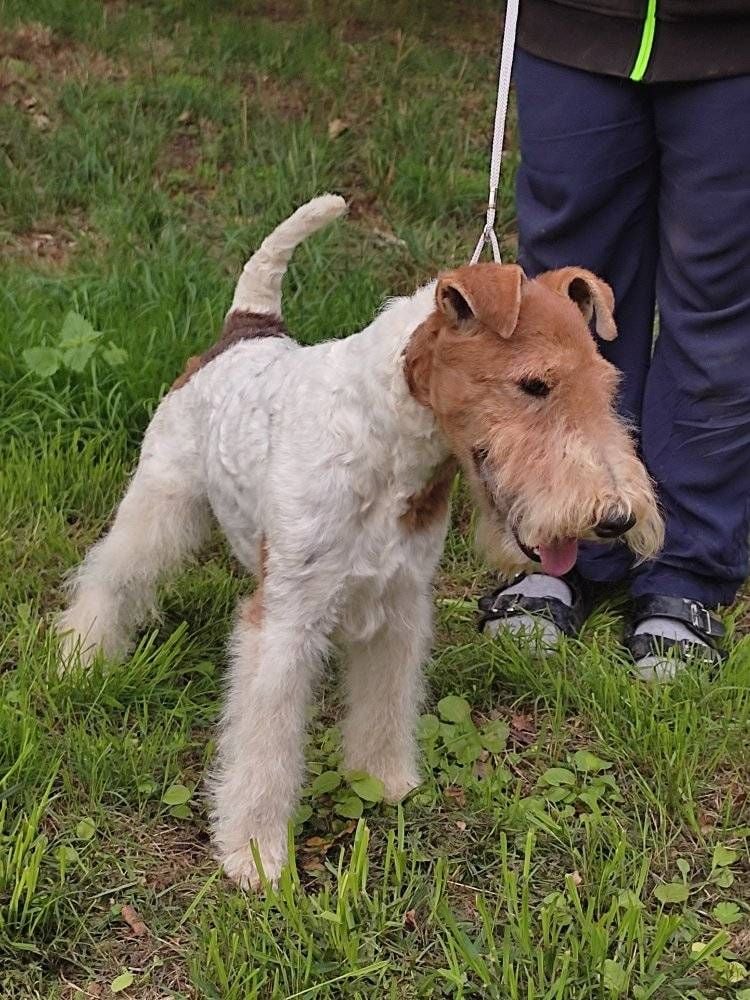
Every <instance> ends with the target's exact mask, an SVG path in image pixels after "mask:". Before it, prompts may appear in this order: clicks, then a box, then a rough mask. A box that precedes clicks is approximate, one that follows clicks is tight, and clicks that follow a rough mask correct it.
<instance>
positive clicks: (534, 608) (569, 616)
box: [478, 572, 588, 638]
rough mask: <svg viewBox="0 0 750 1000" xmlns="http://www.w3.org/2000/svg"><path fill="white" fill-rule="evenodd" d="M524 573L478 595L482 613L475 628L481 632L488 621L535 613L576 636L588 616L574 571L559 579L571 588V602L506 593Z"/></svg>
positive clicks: (564, 631) (569, 634)
mask: <svg viewBox="0 0 750 1000" xmlns="http://www.w3.org/2000/svg"><path fill="white" fill-rule="evenodd" d="M525 575H526V574H525V573H521V574H520V575H519V576H517V577H516V578H515V579H514V580H513V581H512V582H511V583H506V584H504V585H503V586H502V587H499V588H498V589H497V590H495V591H493V593H491V594H487V595H486V596H484V597H480V598H479V601H478V604H479V610H480V611H481V612H482V615H481V617H480V619H479V631H480V632H482V631H484V628H485V626H486V625H487V623H488V622H492V621H498V620H500V619H503V618H513V617H515V616H517V615H536V616H538V617H541V618H546V619H547V620H548V621H551V622H552V624H553V625H555V626H556V627H557V628H558V629H559V630H560V631H561V632H562V633H563V635H566V636H569V637H571V638H574V637H575V636H577V635H578V633H579V632H580V631H581V628H582V627H583V624H584V622H585V621H586V618H587V617H588V608H587V602H586V601H585V600H584V598H583V593H582V589H581V586H580V583H579V578H578V576H577V574H575V573H573V572H571V573H567V574H566V575H565V576H564V577H563V578H562V579H563V580H564V581H565V583H567V584H568V586H569V587H570V589H571V592H572V595H573V604H572V605H570V604H566V603H565V602H564V601H561V600H559V599H558V598H557V597H528V596H526V595H525V594H507V593H506V590H507V589H508V587H512V586H513V585H514V584H515V583H518V581H519V580H522V579H523V578H524V576H525Z"/></svg>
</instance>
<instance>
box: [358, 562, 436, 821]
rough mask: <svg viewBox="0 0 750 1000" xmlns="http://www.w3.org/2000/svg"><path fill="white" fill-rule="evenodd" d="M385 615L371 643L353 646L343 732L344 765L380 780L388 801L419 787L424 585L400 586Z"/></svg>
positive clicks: (426, 609)
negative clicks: (418, 732)
mask: <svg viewBox="0 0 750 1000" xmlns="http://www.w3.org/2000/svg"><path fill="white" fill-rule="evenodd" d="M386 616H387V621H386V624H385V625H384V626H383V627H382V628H381V629H380V631H379V632H378V633H377V634H376V635H375V636H374V637H373V638H372V639H371V640H370V641H368V642H352V643H349V646H348V655H347V658H346V662H345V671H346V674H345V678H346V681H345V683H346V696H347V716H346V719H345V720H344V723H343V726H342V730H343V737H344V759H345V764H346V767H347V768H348V769H350V770H362V771H367V772H368V774H371V775H373V776H374V777H376V778H380V779H381V781H382V782H383V784H384V786H385V795H386V798H387V799H389V800H390V801H392V802H397V801H399V800H400V799H402V798H403V797H404V796H405V795H406V794H407V793H408V792H410V791H411V790H412V789H413V788H415V787H416V786H417V785H418V784H419V783H420V776H419V765H418V755H417V745H416V739H415V729H416V723H417V717H418V714H419V707H420V703H421V700H422V688H423V682H422V665H423V663H424V661H425V659H426V658H427V655H428V652H429V648H430V640H431V637H432V602H431V599H430V597H429V594H428V593H427V592H426V586H425V585H423V584H422V582H421V581H416V580H412V581H409V582H408V583H407V584H406V585H404V586H401V587H399V588H398V589H397V591H394V592H393V593H392V595H391V599H390V600H389V601H388V602H387V608H386Z"/></svg>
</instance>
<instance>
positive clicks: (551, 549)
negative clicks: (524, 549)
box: [536, 538, 578, 576]
mask: <svg viewBox="0 0 750 1000" xmlns="http://www.w3.org/2000/svg"><path fill="white" fill-rule="evenodd" d="M536 551H537V554H538V556H539V558H540V559H541V561H542V572H543V573H546V574H547V575H548V576H563V575H564V574H565V573H567V572H568V570H570V569H573V567H574V566H575V562H576V559H577V557H578V541H577V540H576V539H575V538H564V539H563V540H562V541H561V542H555V544H554V545H540V546H539V548H538V549H537V550H536Z"/></svg>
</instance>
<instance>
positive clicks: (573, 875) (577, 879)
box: [565, 869, 583, 885]
mask: <svg viewBox="0 0 750 1000" xmlns="http://www.w3.org/2000/svg"><path fill="white" fill-rule="evenodd" d="M565 877H566V878H569V879H570V881H571V882H572V883H573V885H580V884H581V882H583V879H582V878H581V873H580V872H579V871H578V870H577V869H576V871H574V872H568V874H567V875H566V876H565Z"/></svg>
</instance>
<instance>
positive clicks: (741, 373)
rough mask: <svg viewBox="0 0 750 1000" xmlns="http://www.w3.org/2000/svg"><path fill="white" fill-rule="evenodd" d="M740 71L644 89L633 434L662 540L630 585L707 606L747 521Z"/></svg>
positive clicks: (748, 379)
mask: <svg viewBox="0 0 750 1000" xmlns="http://www.w3.org/2000/svg"><path fill="white" fill-rule="evenodd" d="M749 107H750V76H745V77H735V78H731V79H726V80H716V81H710V82H702V83H693V84H683V85H670V86H664V87H660V88H658V89H657V91H656V93H655V97H654V112H655V123H656V132H657V138H658V142H659V147H660V151H661V187H660V196H659V229H660V236H659V239H660V263H659V270H658V276H657V296H658V301H659V312H660V332H659V336H658V339H657V342H656V347H655V351H654V358H653V363H652V366H651V369H650V371H649V375H648V379H647V383H646V395H645V400H644V408H643V418H642V446H643V453H644V458H645V461H646V464H647V465H648V468H649V471H650V472H651V474H652V476H653V477H654V478H655V479H656V481H657V483H658V484H659V487H660V491H661V499H662V504H663V508H664V512H665V515H666V542H665V545H664V548H663V550H662V553H661V555H660V557H659V558H658V559H656V560H655V561H654V562H652V563H649V564H647V565H645V566H643V567H641V568H640V570H639V571H638V573H637V576H636V579H635V580H634V583H633V586H632V591H633V594H634V595H635V596H640V595H645V594H665V595H671V596H675V597H683V598H690V599H693V600H698V601H701V602H703V603H704V604H708V605H715V604H718V603H728V602H730V601H731V600H733V598H734V596H735V594H736V592H737V589H738V587H739V586H740V584H741V582H742V581H743V580H744V579H745V578H746V577H747V575H748V533H749V532H750V285H749V284H748V278H749V277H750V225H749V222H748V220H750V178H749V177H748V163H750V127H748V118H747V114H748V108H749Z"/></svg>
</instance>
